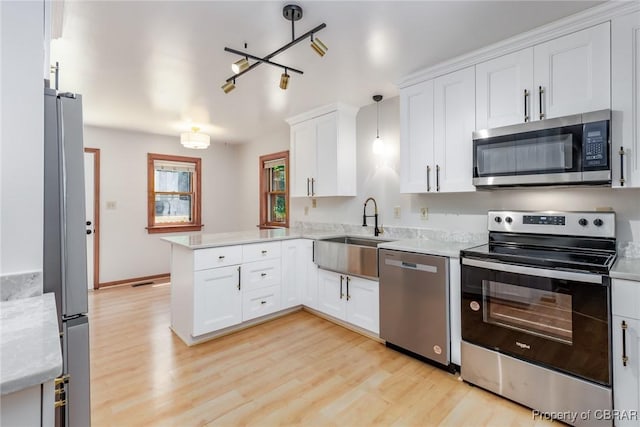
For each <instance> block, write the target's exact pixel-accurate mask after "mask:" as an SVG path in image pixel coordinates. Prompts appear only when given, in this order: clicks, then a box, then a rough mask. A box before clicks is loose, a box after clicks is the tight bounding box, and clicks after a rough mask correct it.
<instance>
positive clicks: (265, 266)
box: [242, 259, 282, 291]
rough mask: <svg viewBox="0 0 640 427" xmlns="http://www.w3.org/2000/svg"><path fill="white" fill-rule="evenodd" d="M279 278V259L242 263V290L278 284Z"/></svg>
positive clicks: (280, 270) (280, 272) (280, 276)
mask: <svg viewBox="0 0 640 427" xmlns="http://www.w3.org/2000/svg"><path fill="white" fill-rule="evenodd" d="M281 280H282V268H281V266H280V260H279V259H270V260H266V261H256V262H250V263H247V264H242V289H243V290H246V291H251V290H253V289H260V288H265V287H267V286H273V285H280V281H281Z"/></svg>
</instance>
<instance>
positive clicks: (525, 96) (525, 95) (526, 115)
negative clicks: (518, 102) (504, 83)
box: [524, 89, 529, 123]
mask: <svg viewBox="0 0 640 427" xmlns="http://www.w3.org/2000/svg"><path fill="white" fill-rule="evenodd" d="M527 101H529V91H528V90H526V89H525V90H524V122H525V123H527V122H528V121H529V112H528V111H527V109H528V106H527V104H528V102H527Z"/></svg>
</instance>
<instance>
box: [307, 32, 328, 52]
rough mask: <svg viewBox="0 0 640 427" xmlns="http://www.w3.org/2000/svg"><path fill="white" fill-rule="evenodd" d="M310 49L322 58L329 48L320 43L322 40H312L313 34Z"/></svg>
mask: <svg viewBox="0 0 640 427" xmlns="http://www.w3.org/2000/svg"><path fill="white" fill-rule="evenodd" d="M311 47H312V48H313V50H314V51H315V52H316V53H317V54H318V55H320V56H324V55H325V54H326V53H327V51H328V50H329V48H328V47H327V46H326V45H325V44H324V43H322V40H320V39H319V38H317V37H316V38H314V37H313V34H311Z"/></svg>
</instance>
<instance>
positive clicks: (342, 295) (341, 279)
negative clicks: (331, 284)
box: [340, 274, 344, 299]
mask: <svg viewBox="0 0 640 427" xmlns="http://www.w3.org/2000/svg"><path fill="white" fill-rule="evenodd" d="M343 280H344V276H343V275H342V274H341V275H340V299H342V298H343V297H344V293H343V292H342V281H343Z"/></svg>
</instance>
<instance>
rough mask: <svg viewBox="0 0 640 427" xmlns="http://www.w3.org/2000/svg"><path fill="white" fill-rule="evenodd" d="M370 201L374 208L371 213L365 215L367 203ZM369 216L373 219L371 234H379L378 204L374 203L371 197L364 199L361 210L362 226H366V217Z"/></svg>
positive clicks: (374, 200)
mask: <svg viewBox="0 0 640 427" xmlns="http://www.w3.org/2000/svg"><path fill="white" fill-rule="evenodd" d="M370 201H371V202H373V209H374V213H373V215H367V203H369V202H370ZM371 217H373V220H374V228H373V235H374V236H379V235H380V229H379V228H378V204H377V203H376V199H374V198H373V197H369V198H368V199H367V200H365V201H364V209H363V210H362V226H363V227H366V226H367V218H371Z"/></svg>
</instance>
